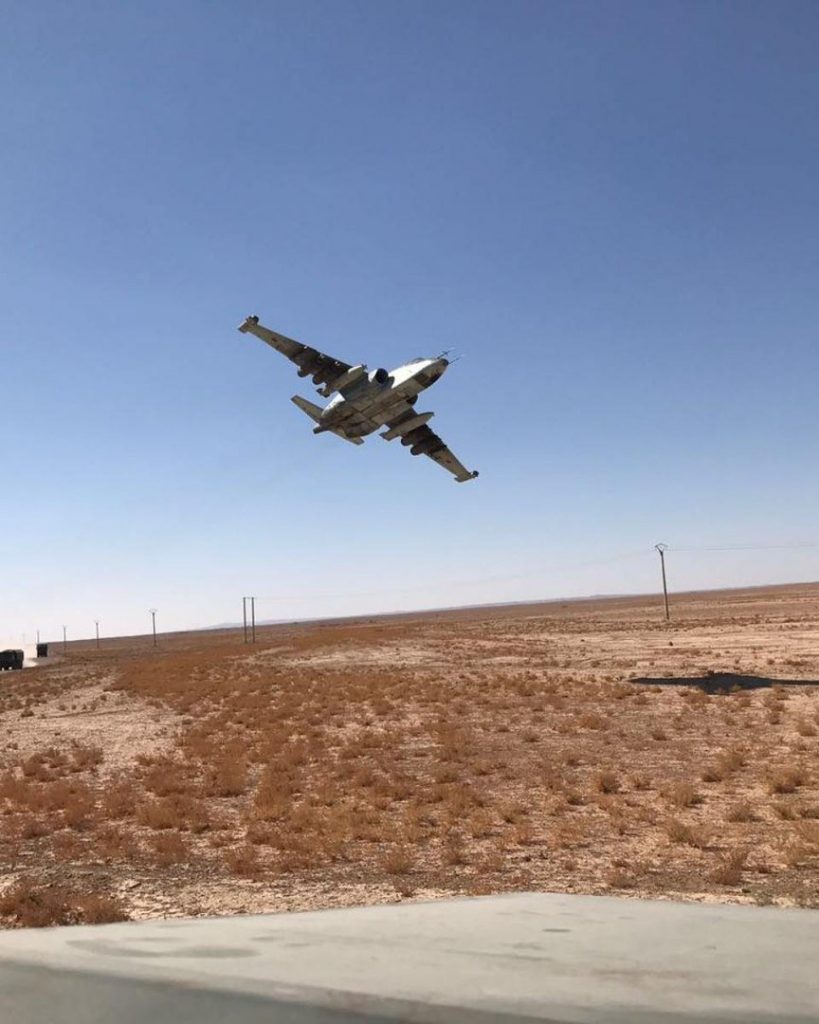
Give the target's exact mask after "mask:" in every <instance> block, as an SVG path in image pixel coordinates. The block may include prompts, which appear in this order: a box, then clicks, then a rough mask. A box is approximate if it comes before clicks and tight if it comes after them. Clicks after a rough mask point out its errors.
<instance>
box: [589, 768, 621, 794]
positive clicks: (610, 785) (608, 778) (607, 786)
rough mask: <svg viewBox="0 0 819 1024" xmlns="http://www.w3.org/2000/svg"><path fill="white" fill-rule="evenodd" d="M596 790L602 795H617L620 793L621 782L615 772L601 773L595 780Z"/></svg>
mask: <svg viewBox="0 0 819 1024" xmlns="http://www.w3.org/2000/svg"><path fill="white" fill-rule="evenodd" d="M594 785H595V788H596V789H597V790H598V791H599V792H600V793H617V792H619V791H620V780H619V779H618V778H617V775H616V773H615V772H612V771H604V772H599V773H598V774H597V776H596V777H595V780H594Z"/></svg>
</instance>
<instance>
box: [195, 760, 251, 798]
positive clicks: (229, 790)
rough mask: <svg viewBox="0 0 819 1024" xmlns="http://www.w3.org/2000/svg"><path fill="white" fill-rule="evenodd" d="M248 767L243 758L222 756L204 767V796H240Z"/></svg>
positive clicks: (245, 783) (245, 786)
mask: <svg viewBox="0 0 819 1024" xmlns="http://www.w3.org/2000/svg"><path fill="white" fill-rule="evenodd" d="M247 783H248V767H247V762H246V761H245V760H244V759H243V758H237V757H224V758H222V759H221V760H219V761H216V762H213V763H210V764H208V765H207V766H206V768H205V776H204V779H203V782H202V793H203V795H204V796H216V797H226V796H241V795H242V793H244V791H245V790H246V789H247Z"/></svg>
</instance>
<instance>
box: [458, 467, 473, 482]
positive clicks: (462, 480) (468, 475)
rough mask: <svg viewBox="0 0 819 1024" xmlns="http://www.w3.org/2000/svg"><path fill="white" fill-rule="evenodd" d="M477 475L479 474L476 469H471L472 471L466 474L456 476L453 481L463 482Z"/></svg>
mask: <svg viewBox="0 0 819 1024" xmlns="http://www.w3.org/2000/svg"><path fill="white" fill-rule="evenodd" d="M477 476H479V473H478V471H477V469H473V470H472V472H471V473H467V475H466V476H456V477H455V482H456V483H458V484H465V483H467V481H469V480H474V479H475V478H476V477H477Z"/></svg>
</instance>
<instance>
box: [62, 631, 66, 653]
mask: <svg viewBox="0 0 819 1024" xmlns="http://www.w3.org/2000/svg"><path fill="white" fill-rule="evenodd" d="M65 653H66V646H65V626H63V654H65Z"/></svg>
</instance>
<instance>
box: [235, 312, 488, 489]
mask: <svg viewBox="0 0 819 1024" xmlns="http://www.w3.org/2000/svg"><path fill="white" fill-rule="evenodd" d="M239 330H240V331H241V332H242V333H243V334H247V333H250V334H255V335H256V337H257V338H261V339H262V341H264V342H267V344H268V345H270V347H271V348H274V349H276V351H277V352H281V353H282V355H284V356H287V358H288V359H289V360H290V361H291V362H293V363H295V364H296V366H297V367H298V373H299V376H300V377H309V376H312V378H313V383H314V384H320V385H322V386H321V387H319V388H318V389H317V390H318V393H319V394H320V395H321V396H322V397H323V398H330V396H331V395H334V397H333V398H330V401H329V402H328V403H327V405H326V406H324V408H322V407H321V406H319V405H314V404H313V402H308V401H307V399H306V398H302V397H301V396H300V395H293V398H292V399H291V401H293V402H294V403H295V404H296V405H297V406H298V407H299V409H301V410H302V412H304V413H307V415H308V416H309V417H310V419H311V420H313V421H314V422H315V423H316V424H317V425H316V426H315V427H313V433H314V434H323V433H326V432H329V433H331V434H335V435H336V436H337V437H341V438H343V439H344V440H345V441H350V442H351V443H352V444H364V438H365V436H366V435H367V434H372V433H373V431H375V430H378V428H379V427H386V428H387V429H386V430H385V431H384V432H383V433H382V434H381V437H383V438H384V440H385V441H393V440H394V439H395V438H397V437H400V438H401V444H403V445H406V446H407V447H408V448H409V450H410V451H411V452H412V454H413V455H428V456H429V457H430V458H431V459H432V460H433V461H434V462H437V463H438V465H439V466H443V467H444V469H446V470H448V471H449V472H450V473H452V475H453V476H454V477H455V479H456V480H457V481H458V483H464V482H465V481H467V480H473V479H474V478H475V477H476V476H477V475H478V472H477V470H475V471H474V472H470V471H469V470H468V469H466V468H465V466H463V465H462V463H460V462H459V461H458V459H456V458H455V456H454V455H453V454H452V452H451V451H450V450H449V448H447V446H446V445H445V444H444V442H443V441H442V440H441V438H440V437H438V435H437V434H435V433H433V432H432V430H430V428H429V427H428V426H427V424H428V423H429V421H430V420H431V419H432V417H433V413H431V412H416V411H415V409H414V405H415V403H416V401H417V399H418V395H419V394H420V393H421V392H422V391H423V390H424V389H425V388H428V387H429V386H430V385H431V384H434V383H435V381H436V380H438V378H439V377H440V376H441V375H442V374H443V372H444V371H445V370H446V368H447V367H448V366H449V360H448V359H446V358H445V356H444V355H440V356H437V357H436V358H434V359H413V360H412V362H410V363H406V364H405V365H404V366H399V367H397V369H395V370H390V371H389V372H388V371H387V370H383V369H378V370H370V371H368V370H367V367H366V366H364V365H363V363H362V364H358V365H356V366H351V365H350V364H349V363H344V362H342V361H341V360H340V359H333V358H332V356H327V355H325V354H324V353H323V352H319V351H318V350H317V349H314V348H310V346H309V345H302V343H301V342H300V341H293V339H292V338H286V337H285V336H284V335H283V334H277V333H276V331H271V330H270V329H269V328H268V327H263V326H262V324H260V323H259V318H258V317H257V316H249V317H248V318H247V319H246V320H245V322H244V323H243V324H240V326H239ZM334 393H335V394H334Z"/></svg>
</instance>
